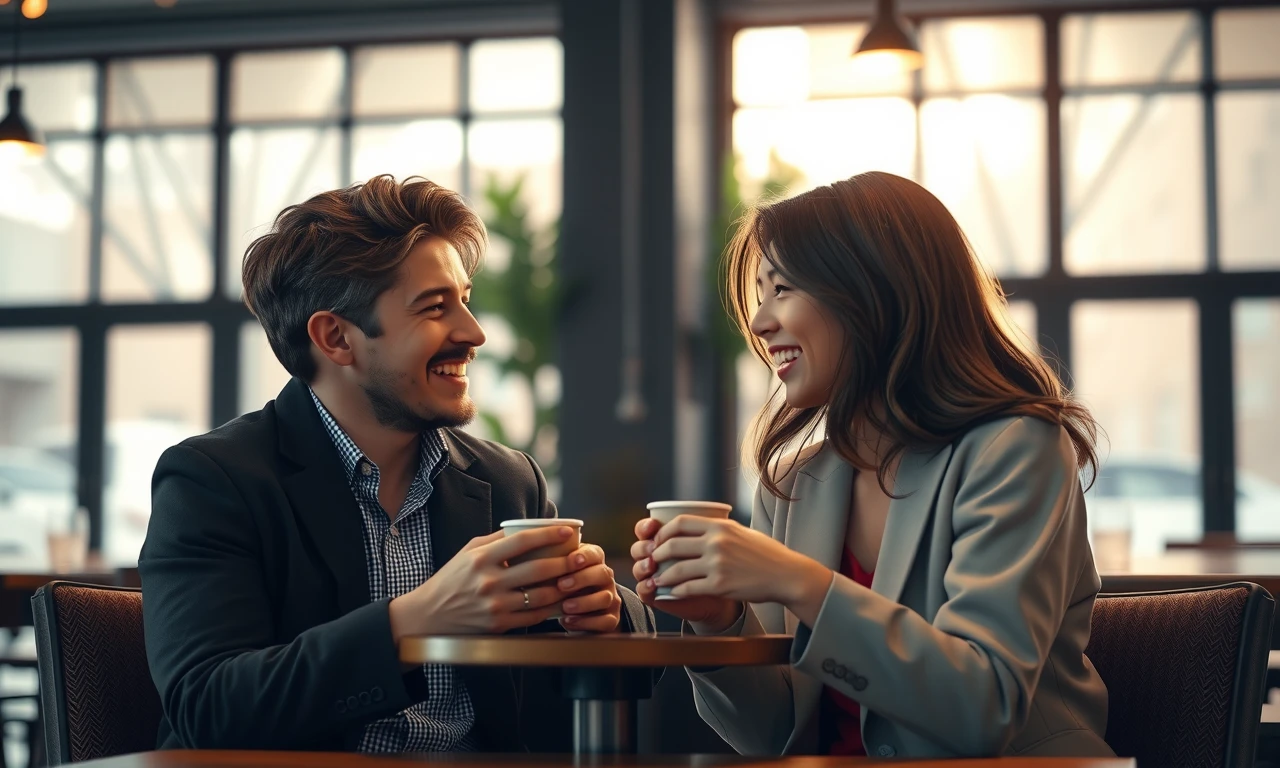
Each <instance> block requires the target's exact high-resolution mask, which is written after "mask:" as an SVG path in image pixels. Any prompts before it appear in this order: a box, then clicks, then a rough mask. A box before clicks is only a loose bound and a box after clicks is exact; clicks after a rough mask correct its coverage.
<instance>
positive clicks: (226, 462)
mask: <svg viewBox="0 0 1280 768" xmlns="http://www.w3.org/2000/svg"><path fill="white" fill-rule="evenodd" d="M175 449H178V450H175ZM175 449H170V451H169V452H170V453H176V454H182V453H186V451H184V450H181V449H187V450H194V451H197V452H199V453H201V454H203V455H204V456H206V457H208V458H209V459H211V460H212V461H214V462H215V463H217V464H218V465H220V466H222V467H223V468H224V469H225V468H228V467H239V466H250V467H266V466H271V465H273V464H274V463H275V457H276V456H277V455H278V453H279V425H278V423H277V420H276V414H275V410H274V407H273V404H272V403H268V404H267V405H266V407H265V408H263V409H262V410H260V411H253V412H252V413H246V414H244V415H243V416H239V417H237V418H235V419H232V420H231V421H228V422H227V423H226V424H223V425H222V426H220V427H217V428H215V429H212V430H210V431H208V432H206V433H204V434H202V435H196V436H194V437H189V438H187V439H186V440H183V441H182V442H181V443H178V445H177V446H175Z"/></svg>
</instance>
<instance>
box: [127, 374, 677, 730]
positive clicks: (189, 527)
mask: <svg viewBox="0 0 1280 768" xmlns="http://www.w3.org/2000/svg"><path fill="white" fill-rule="evenodd" d="M445 442H446V444H447V445H448V449H449V466H448V467H447V468H445V469H444V470H443V471H441V473H440V475H439V476H438V477H437V478H436V482H435V489H434V491H433V493H432V495H431V499H430V501H429V502H428V505H427V509H428V514H429V515H430V517H431V544H432V552H433V555H434V557H435V565H436V568H439V567H440V566H442V565H444V563H445V562H447V561H448V560H449V559H450V558H452V557H453V556H454V555H455V554H457V552H458V550H460V549H461V548H462V547H463V546H464V545H466V543H467V542H468V541H470V540H471V539H472V538H474V537H476V536H483V535H486V534H489V533H491V532H493V531H495V530H497V529H498V524H499V523H500V522H502V521H503V520H509V519H513V518H523V517H554V516H556V508H555V505H554V504H553V503H552V502H551V501H550V500H549V499H548V498H547V486H546V482H545V480H544V479H543V477H542V473H541V471H539V470H538V467H537V466H536V465H535V464H534V463H533V461H532V460H530V459H529V457H528V456H526V455H524V454H523V453H519V452H517V451H513V450H510V449H508V448H505V447H503V446H500V445H498V444H496V443H491V442H488V441H485V440H479V439H477V438H474V437H471V436H469V435H467V434H465V433H462V432H453V431H449V430H446V436H445ZM138 570H139V572H140V574H141V577H142V591H143V595H144V600H143V615H144V623H145V630H146V643H147V660H148V662H149V664H150V666H151V675H152V677H153V678H154V680H155V684H156V688H157V690H159V692H160V701H161V705H162V707H163V710H164V719H163V720H162V722H161V724H160V734H159V744H160V746H161V747H187V748H204V749H305V750H321V751H335V750H343V749H354V748H355V747H356V745H357V744H358V743H359V738H360V735H361V733H362V731H363V727H364V726H365V725H366V724H367V723H370V722H372V721H374V720H377V719H380V718H383V717H386V716H388V715H391V714H394V713H396V712H399V711H401V710H403V709H405V708H407V707H409V706H410V705H412V704H413V703H415V702H416V701H421V700H422V699H424V698H425V696H426V693H427V692H426V691H425V690H424V686H425V682H424V681H422V679H421V678H422V675H421V674H420V673H417V674H413V673H411V674H410V675H407V676H405V675H402V673H401V670H400V662H399V660H398V659H397V657H396V646H395V643H394V642H393V641H392V639H391V627H390V619H389V616H388V613H387V603H389V602H390V601H389V600H379V601H377V602H370V600H369V580H368V572H367V570H366V567H365V552H364V543H363V535H362V529H361V515H360V511H359V508H358V507H357V505H356V501H355V498H354V497H353V496H352V495H351V490H350V488H349V487H348V486H347V481H346V478H345V474H344V472H343V470H342V467H341V464H340V462H339V459H338V454H337V451H336V449H335V448H334V446H333V442H332V441H331V440H330V439H329V436H328V434H327V433H326V432H325V430H324V426H323V424H322V423H321V421H320V417H319V415H318V414H317V413H316V408H315V404H314V403H313V402H312V400H311V396H310V394H309V393H308V391H307V387H306V385H305V384H303V383H302V382H301V381H298V380H294V381H292V382H290V383H289V384H288V385H287V386H285V388H284V390H283V391H282V392H281V393H280V396H279V397H278V398H276V400H274V401H272V402H270V403H268V404H267V405H266V407H265V408H263V409H262V410H261V411H258V412H256V413H251V414H248V415H246V416H242V417H241V418H239V419H236V420H235V421H233V422H230V423H229V424H226V425H224V426H222V427H219V428H218V429H215V430H214V431H212V432H210V433H209V434H206V435H202V436H200V437H194V438H191V439H190V440H186V441H184V442H183V443H182V444H181V445H178V446H175V447H173V448H170V449H169V450H168V451H166V452H165V453H164V455H163V456H161V458H160V462H159V464H158V466H157V467H156V472H155V477H154V479H153V483H152V513H151V523H150V527H149V529H148V531H147V540H146V543H145V544H144V546H143V548H142V554H141V557H140V558H139V562H138ZM618 591H619V593H622V595H623V603H624V611H623V618H622V621H623V626H622V627H621V630H622V631H632V630H635V631H652V626H653V625H652V614H650V613H648V611H647V609H646V608H645V607H644V606H643V605H641V604H640V602H639V599H638V598H637V597H636V596H635V595H634V593H631V592H628V591H625V590H623V589H619V590H618ZM542 627H543V628H545V629H548V630H558V629H559V627H558V625H557V624H555V623H554V622H550V623H548V624H544V625H542ZM462 676H463V680H464V682H465V683H466V685H467V690H468V692H469V693H470V695H471V699H472V703H473V704H474V706H475V710H476V729H477V732H476V735H477V737H478V740H479V744H480V747H481V749H483V750H484V751H493V752H508V751H523V750H526V749H527V750H532V751H551V752H567V751H570V736H571V734H572V719H571V711H572V710H571V704H570V703H569V702H567V701H565V700H563V699H562V698H561V697H560V696H559V694H558V693H557V690H556V682H555V680H554V679H553V678H552V676H551V675H550V673H549V672H547V671H538V670H515V669H508V668H494V667H485V668H479V667H470V668H463V670H462Z"/></svg>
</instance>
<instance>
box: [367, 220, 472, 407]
mask: <svg viewBox="0 0 1280 768" xmlns="http://www.w3.org/2000/svg"><path fill="white" fill-rule="evenodd" d="M470 300H471V281H470V279H469V278H468V277H467V272H466V270H465V269H464V268H463V266H462V260H461V259H460V258H459V257H458V252H457V251H456V250H454V247H453V246H452V245H450V244H449V243H448V242H446V241H445V240H443V239H441V238H438V237H426V238H423V239H422V240H420V241H418V243H417V244H415V245H414V246H413V248H412V250H410V251H409V255H408V257H407V258H406V259H405V261H404V263H403V264H402V265H401V267H400V276H399V279H398V280H397V282H396V284H395V286H393V287H392V288H391V289H390V290H388V291H386V292H384V293H383V294H382V295H381V296H379V297H378V301H377V303H376V304H375V305H374V312H375V314H376V315H377V318H378V324H379V325H380V327H381V328H382V334H381V335H380V336H377V337H376V338H368V337H365V336H363V334H357V341H356V343H355V346H356V350H355V351H356V353H357V359H358V360H361V361H362V364H361V365H360V367H361V368H362V369H363V371H362V373H363V374H364V375H363V376H362V377H361V378H362V381H361V382H360V386H361V388H362V389H363V390H364V393H365V395H366V397H368V399H369V404H370V406H371V407H372V408H373V413H374V415H375V416H376V417H377V419H378V422H379V423H380V424H382V425H383V426H385V427H390V428H393V429H397V430H400V431H403V432H422V431H425V430H428V429H436V428H438V427H456V426H461V425H463V424H466V423H467V422H469V421H471V419H472V418H474V417H475V413H476V407H475V404H474V403H473V402H472V401H471V397H470V395H469V394H468V391H467V384H468V381H467V363H469V362H470V361H471V360H473V359H475V348H476V347H478V346H480V345H481V344H484V341H485V336H484V330H482V329H481V328H480V324H479V323H477V322H476V319H475V316H473V315H472V314H471V310H470V309H468V308H467V303H468V302H469V301H470Z"/></svg>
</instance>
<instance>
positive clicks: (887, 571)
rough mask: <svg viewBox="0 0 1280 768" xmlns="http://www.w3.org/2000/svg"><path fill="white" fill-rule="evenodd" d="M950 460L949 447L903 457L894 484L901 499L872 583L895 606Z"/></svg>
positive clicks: (892, 513) (889, 524)
mask: <svg viewBox="0 0 1280 768" xmlns="http://www.w3.org/2000/svg"><path fill="white" fill-rule="evenodd" d="M950 459H951V446H950V445H947V446H945V447H943V448H942V449H941V450H938V451H935V452H922V451H906V452H904V453H903V454H902V460H901V461H900V462H899V463H898V472H897V476H896V478H895V480H894V483H893V495H894V496H896V497H898V498H895V499H894V500H893V501H891V502H890V503H889V517H888V519H887V520H886V521H885V526H884V538H883V539H881V541H880V559H879V562H878V563H877V565H876V573H875V576H874V577H872V580H871V591H872V592H875V593H876V594H878V595H883V596H884V597H887V598H888V599H890V600H893V601H894V602H897V601H898V599H899V598H900V597H901V596H902V588H903V587H904V586H905V585H906V583H907V575H908V574H910V572H911V565H912V563H914V562H915V558H916V550H917V549H919V547H920V536H921V535H922V534H923V533H924V529H925V526H926V525H927V524H928V522H929V519H930V518H931V517H932V516H933V509H934V502H935V501H936V500H937V498H938V488H939V486H940V485H941V484H942V475H943V473H944V472H945V471H946V469H947V464H948V462H949V461H950Z"/></svg>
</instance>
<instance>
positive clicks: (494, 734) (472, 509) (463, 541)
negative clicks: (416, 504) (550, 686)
mask: <svg viewBox="0 0 1280 768" xmlns="http://www.w3.org/2000/svg"><path fill="white" fill-rule="evenodd" d="M442 434H443V435H444V442H445V446H446V447H447V448H448V450H449V465H448V466H447V467H445V468H444V469H443V470H441V472H440V474H439V475H437V476H436V480H435V484H434V488H433V489H432V491H431V498H430V499H429V500H428V501H427V511H428V514H429V515H430V516H431V561H432V566H433V569H434V570H435V571H436V572H439V570H440V569H441V568H442V567H444V564H445V563H447V562H449V561H450V560H452V559H453V558H454V556H455V555H457V554H458V552H459V551H460V550H461V549H462V548H463V547H465V546H466V545H467V542H469V541H471V540H472V539H474V538H476V537H477V536H487V535H489V534H490V533H492V532H493V529H494V526H493V496H492V490H493V489H492V487H491V486H490V485H489V484H488V483H486V482H485V481H483V480H480V479H479V478H476V477H473V476H472V475H470V474H468V473H467V470H469V469H470V468H471V465H472V464H473V463H474V462H475V460H476V459H475V456H473V455H472V454H471V452H470V451H467V450H466V448H464V447H463V446H462V444H460V443H459V442H458V441H457V440H454V439H453V436H452V435H451V434H449V432H448V430H445V431H443V433H442ZM458 673H459V675H460V676H461V677H462V682H463V684H464V685H465V686H466V688H467V693H468V694H470V696H471V705H472V706H473V707H474V708H475V712H476V722H477V723H478V724H480V726H481V727H480V734H479V736H480V741H481V744H480V747H481V749H483V750H484V751H486V752H521V751H524V746H523V741H524V740H523V738H522V737H521V734H520V723H521V718H520V696H519V685H517V683H516V677H515V674H514V671H513V670H512V669H511V668H510V667H459V668H458ZM499 724H501V725H499ZM495 726H496V727H495Z"/></svg>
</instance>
